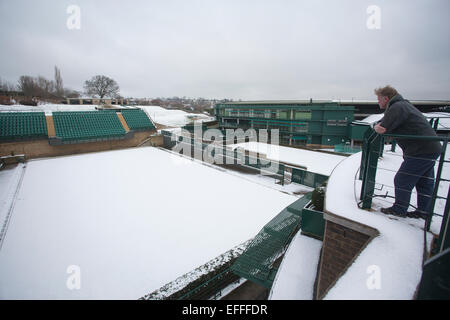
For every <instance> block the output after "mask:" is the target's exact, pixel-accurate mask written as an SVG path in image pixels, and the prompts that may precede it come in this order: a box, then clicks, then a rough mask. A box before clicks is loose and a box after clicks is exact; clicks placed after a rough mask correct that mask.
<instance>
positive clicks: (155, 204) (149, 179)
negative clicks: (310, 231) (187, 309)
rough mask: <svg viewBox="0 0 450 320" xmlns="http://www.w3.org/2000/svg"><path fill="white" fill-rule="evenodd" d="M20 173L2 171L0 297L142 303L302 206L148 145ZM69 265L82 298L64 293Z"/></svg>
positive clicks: (41, 163) (34, 165) (36, 163)
mask: <svg viewBox="0 0 450 320" xmlns="http://www.w3.org/2000/svg"><path fill="white" fill-rule="evenodd" d="M130 163H132V164H133V165H131V166H130V165H129V164H130ZM25 166H26V167H25ZM25 166H24V165H23V164H19V166H18V167H16V168H15V169H12V171H6V170H2V171H0V225H2V226H3V224H4V221H5V218H6V216H7V213H8V210H9V209H10V208H13V211H12V215H11V216H10V220H9V221H10V222H9V227H8V230H7V234H6V237H5V238H4V242H3V245H2V247H1V250H0V261H1V263H0V299H28V298H32V299H138V298H140V297H142V296H144V295H146V294H148V293H150V292H152V291H154V290H156V289H158V288H160V287H161V286H163V285H165V284H166V283H168V282H170V281H172V280H174V279H176V278H177V277H179V276H180V275H183V274H185V273H187V272H190V271H191V270H194V269H195V268H197V267H198V266H200V265H203V264H204V263H206V262H208V261H210V260H211V259H213V258H216V257H217V256H219V255H221V254H223V253H224V252H226V251H228V250H229V249H230V248H233V247H235V246H237V245H240V244H241V243H243V242H245V241H247V240H248V239H251V238H252V237H253V236H254V235H255V234H257V233H258V231H259V230H260V229H261V228H262V227H263V226H264V225H265V224H266V223H267V222H268V221H270V220H271V219H272V218H273V217H274V216H275V215H276V214H278V213H279V212H280V211H281V210H283V208H285V207H286V206H288V205H289V204H291V203H292V202H294V201H295V200H297V199H298V198H297V197H295V196H293V195H289V194H286V193H281V192H279V191H277V190H274V189H273V188H268V187H267V186H264V185H262V184H256V183H254V182H251V181H249V180H250V179H242V178H240V177H237V176H235V175H233V174H228V173H227V172H224V170H216V169H213V168H210V167H208V166H207V165H203V164H201V163H199V162H197V161H194V160H191V159H186V158H183V157H181V156H180V155H179V154H172V153H169V152H167V151H162V150H159V149H156V148H152V147H145V148H136V149H127V150H119V151H108V152H98V153H91V154H83V155H77V156H65V157H57V158H51V159H42V160H33V161H29V162H28V163H27V164H26V165H25ZM22 174H24V175H23V180H22V183H21V184H20V183H19V181H20V177H21V176H22ZM273 184H274V183H273V180H272V181H271V185H273ZM16 190H17V196H15V194H16ZM3 204H5V205H3ZM218 204H219V205H218ZM71 266H76V267H79V270H80V276H81V288H80V289H79V290H69V289H68V287H67V285H66V284H67V282H68V281H69V280H70V279H71V276H73V270H77V269H76V268H75V269H74V268H71V269H69V267H71ZM68 270H69V271H68ZM70 270H72V271H70Z"/></svg>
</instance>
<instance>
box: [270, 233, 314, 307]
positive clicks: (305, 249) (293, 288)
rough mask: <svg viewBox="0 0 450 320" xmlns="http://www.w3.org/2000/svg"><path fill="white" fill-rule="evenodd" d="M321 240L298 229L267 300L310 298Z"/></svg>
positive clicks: (312, 291) (311, 297)
mask: <svg viewBox="0 0 450 320" xmlns="http://www.w3.org/2000/svg"><path fill="white" fill-rule="evenodd" d="M321 248H322V241H319V240H316V239H313V238H310V237H307V236H304V235H302V234H301V231H298V232H297V234H296V235H295V237H294V238H293V239H292V242H291V243H290V245H289V248H288V249H287V250H286V253H285V255H284V259H283V261H282V262H281V265H280V268H279V270H278V272H277V275H276V277H275V280H274V282H273V285H272V289H271V292H270V295H269V300H312V299H313V294H314V281H315V280H316V274H317V268H318V264H319V258H320V250H321Z"/></svg>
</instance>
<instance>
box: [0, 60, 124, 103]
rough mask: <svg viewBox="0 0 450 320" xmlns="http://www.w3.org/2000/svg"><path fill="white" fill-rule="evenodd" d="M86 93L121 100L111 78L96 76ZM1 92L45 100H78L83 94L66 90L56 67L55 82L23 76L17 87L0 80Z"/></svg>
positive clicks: (115, 84) (85, 88)
mask: <svg viewBox="0 0 450 320" xmlns="http://www.w3.org/2000/svg"><path fill="white" fill-rule="evenodd" d="M84 90H85V91H84V93H85V94H86V95H88V96H92V97H100V98H104V97H111V98H119V97H120V95H119V85H118V84H117V82H116V81H115V80H113V79H111V78H108V77H106V76H103V75H96V76H94V77H92V78H91V79H90V80H86V81H85V83H84ZM0 91H1V92H3V93H4V94H5V93H13V92H20V93H21V95H24V96H26V97H40V98H44V99H60V98H78V97H80V96H81V94H82V93H81V92H79V91H76V90H72V89H68V88H64V84H63V79H62V77H61V71H60V70H59V68H58V67H57V66H55V77H54V80H48V79H46V78H45V77H43V76H38V77H31V76H26V75H24V76H21V77H20V78H19V81H18V82H17V85H14V84H11V83H10V82H7V81H2V80H1V78H0Z"/></svg>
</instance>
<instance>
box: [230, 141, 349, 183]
mask: <svg viewBox="0 0 450 320" xmlns="http://www.w3.org/2000/svg"><path fill="white" fill-rule="evenodd" d="M231 146H232V147H240V148H243V149H245V150H248V151H250V152H258V153H261V154H264V155H266V157H267V159H270V160H275V161H280V162H283V163H287V164H292V165H296V166H301V167H305V168H306V170H307V171H309V172H314V173H319V174H323V175H326V176H329V175H330V174H331V172H332V171H333V169H334V168H335V167H336V166H337V165H338V163H339V162H341V161H342V160H344V159H345V158H346V157H345V156H340V155H334V154H329V153H323V152H315V151H310V150H304V149H297V148H289V147H284V146H277V145H272V144H266V143H261V142H245V143H238V144H234V145H231Z"/></svg>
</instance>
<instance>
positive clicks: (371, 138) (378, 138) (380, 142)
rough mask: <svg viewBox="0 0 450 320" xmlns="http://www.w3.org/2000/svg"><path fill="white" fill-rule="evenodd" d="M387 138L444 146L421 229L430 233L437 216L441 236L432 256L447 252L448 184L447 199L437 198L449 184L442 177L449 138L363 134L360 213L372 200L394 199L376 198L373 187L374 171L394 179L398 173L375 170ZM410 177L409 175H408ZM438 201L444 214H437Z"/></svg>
mask: <svg viewBox="0 0 450 320" xmlns="http://www.w3.org/2000/svg"><path fill="white" fill-rule="evenodd" d="M388 138H389V139H391V138H392V139H397V138H402V139H414V140H425V141H440V142H442V143H443V147H442V151H441V155H440V157H439V158H438V160H435V161H437V162H438V167H437V173H436V175H435V178H434V179H433V180H434V188H433V193H432V195H431V205H430V210H429V212H428V216H427V219H425V226H424V230H426V231H430V227H431V222H432V219H433V217H435V216H440V217H441V218H442V222H441V228H440V232H439V235H438V240H437V246H436V248H435V252H433V253H438V252H442V251H443V250H445V249H446V248H448V247H449V246H450V239H449V237H447V234H448V231H449V230H448V229H449V221H448V216H449V210H450V201H449V200H448V199H449V197H450V184H449V188H448V192H447V196H446V197H443V196H441V195H439V194H438V190H439V187H440V186H441V185H442V183H449V182H450V177H447V176H445V177H444V176H443V168H444V164H445V163H450V161H449V160H446V158H445V154H446V151H447V145H448V142H449V140H450V138H449V137H443V136H414V135H394V134H384V135H380V134H377V133H376V132H375V131H374V130H372V129H370V130H368V131H367V132H366V135H365V138H364V143H363V153H362V158H361V167H360V176H359V178H360V180H362V185H361V193H360V203H359V204H361V207H362V208H363V209H370V208H371V207H372V199H373V198H375V197H382V198H386V197H390V198H395V197H393V196H389V195H388V194H387V193H386V194H384V195H383V194H375V189H376V185H377V182H376V175H377V170H387V171H391V172H392V175H394V174H395V173H396V172H397V171H395V170H390V169H387V168H380V167H379V166H378V159H379V157H381V156H382V155H383V152H384V144H385V139H388ZM394 146H395V145H394ZM403 158H404V159H406V158H417V157H408V156H405V155H403ZM403 174H405V175H406V173H403ZM409 175H411V174H409ZM430 179H431V178H430ZM382 187H390V188H395V187H394V186H387V185H385V184H383V185H382ZM377 190H380V189H377ZM405 191H410V190H405ZM417 194H418V195H421V196H427V197H430V196H429V195H425V194H420V193H417ZM438 199H441V200H444V201H445V208H444V210H443V213H437V212H436V201H437V200H438ZM409 206H411V207H414V206H412V205H408V207H409ZM406 209H408V208H406Z"/></svg>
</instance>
